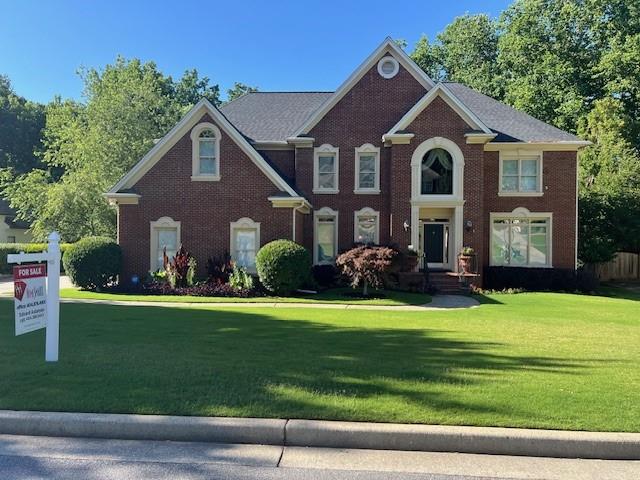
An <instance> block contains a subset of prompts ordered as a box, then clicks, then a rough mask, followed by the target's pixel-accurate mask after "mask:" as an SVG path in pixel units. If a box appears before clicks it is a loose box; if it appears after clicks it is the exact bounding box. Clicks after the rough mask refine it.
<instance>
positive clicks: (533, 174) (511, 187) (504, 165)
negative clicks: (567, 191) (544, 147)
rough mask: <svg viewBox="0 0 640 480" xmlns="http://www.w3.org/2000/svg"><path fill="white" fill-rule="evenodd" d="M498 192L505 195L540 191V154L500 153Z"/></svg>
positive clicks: (538, 192)
mask: <svg viewBox="0 0 640 480" xmlns="http://www.w3.org/2000/svg"><path fill="white" fill-rule="evenodd" d="M499 192H500V193H501V194H506V195H509V194H516V195H517V194H523V195H527V194H529V195H531V194H540V193H542V155H541V154H528V155H527V154H524V155H517V154H504V155H501V158H500V190H499Z"/></svg>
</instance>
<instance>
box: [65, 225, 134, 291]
mask: <svg viewBox="0 0 640 480" xmlns="http://www.w3.org/2000/svg"><path fill="white" fill-rule="evenodd" d="M62 263H63V264H64V270H65V272H66V273H67V275H69V278H70V279H71V281H72V282H73V284H74V285H76V286H78V287H80V288H83V289H86V290H99V289H102V288H105V287H107V286H109V285H111V284H113V283H115V282H116V280H117V277H118V274H119V273H120V267H121V264H122V251H121V250H120V245H118V244H117V243H116V242H114V241H113V240H111V239H110V238H107V237H86V238H83V239H81V240H78V241H77V242H76V243H74V244H73V245H71V246H70V247H68V248H67V249H66V251H65V252H64V255H63V256H62Z"/></svg>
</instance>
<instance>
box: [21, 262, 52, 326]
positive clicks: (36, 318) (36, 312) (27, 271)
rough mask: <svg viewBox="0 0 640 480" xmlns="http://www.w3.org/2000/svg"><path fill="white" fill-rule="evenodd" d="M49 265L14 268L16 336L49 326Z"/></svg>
mask: <svg viewBox="0 0 640 480" xmlns="http://www.w3.org/2000/svg"><path fill="white" fill-rule="evenodd" d="M46 277H47V265H46V264H45V263H39V264H33V265H19V266H17V267H13V291H14V297H15V300H14V304H15V310H16V336H17V335H22V334H23V333H29V332H33V331H34V330H38V329H39V328H45V327H46V326H47V286H46Z"/></svg>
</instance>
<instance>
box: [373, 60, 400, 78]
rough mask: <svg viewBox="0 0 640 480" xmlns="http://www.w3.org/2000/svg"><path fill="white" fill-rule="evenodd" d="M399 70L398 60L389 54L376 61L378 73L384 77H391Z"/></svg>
mask: <svg viewBox="0 0 640 480" xmlns="http://www.w3.org/2000/svg"><path fill="white" fill-rule="evenodd" d="M398 70H400V65H398V61H397V60H396V59H395V58H393V57H390V56H386V57H383V58H381V59H380V61H379V62H378V73H379V74H380V75H381V76H382V77H384V78H393V77H395V76H396V74H397V73H398Z"/></svg>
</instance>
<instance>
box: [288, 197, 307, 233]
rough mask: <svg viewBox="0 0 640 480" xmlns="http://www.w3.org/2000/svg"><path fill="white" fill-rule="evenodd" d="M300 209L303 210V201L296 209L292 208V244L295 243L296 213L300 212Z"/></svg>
mask: <svg viewBox="0 0 640 480" xmlns="http://www.w3.org/2000/svg"><path fill="white" fill-rule="evenodd" d="M302 208H304V201H301V202H300V205H298V206H297V207H293V222H292V225H293V232H292V235H291V239H292V240H293V241H294V242H295V241H296V213H298V212H300V211H301V209H302Z"/></svg>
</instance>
